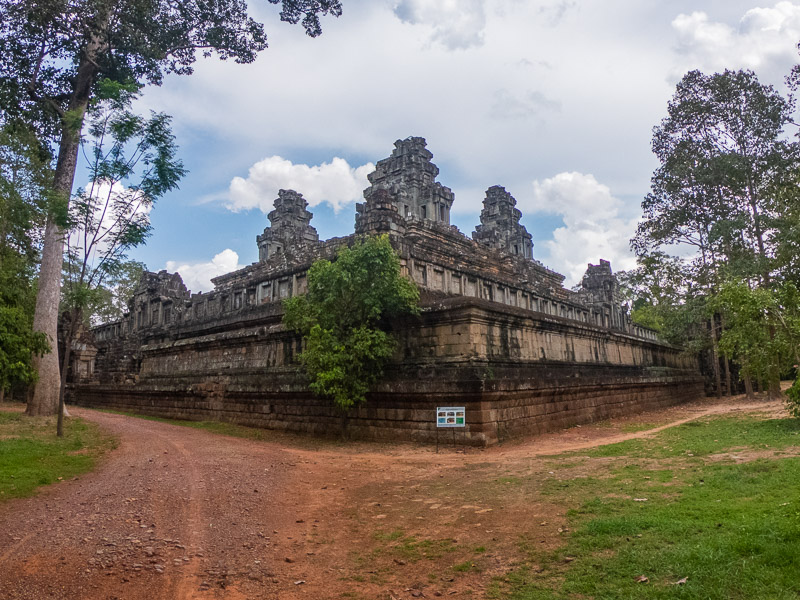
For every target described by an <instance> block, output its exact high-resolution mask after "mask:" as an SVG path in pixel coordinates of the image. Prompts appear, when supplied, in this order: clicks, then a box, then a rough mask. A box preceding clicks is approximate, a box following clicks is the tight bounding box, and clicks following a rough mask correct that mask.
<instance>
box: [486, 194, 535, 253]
mask: <svg viewBox="0 0 800 600" xmlns="http://www.w3.org/2000/svg"><path fill="white" fill-rule="evenodd" d="M516 204H517V201H516V200H515V199H514V196H512V195H511V194H509V193H508V192H507V191H506V188H504V187H502V186H500V185H494V186H492V187H490V188H489V189H488V190H486V198H484V200H483V210H482V211H481V224H480V225H478V226H477V227H476V228H475V231H474V232H473V234H472V239H473V240H475V241H476V242H480V243H481V244H485V245H487V246H489V247H490V248H496V249H498V250H505V251H506V252H508V253H509V254H516V255H519V256H523V257H525V258H533V241H532V240H533V236H531V234H530V233H528V230H527V229H526V228H525V226H524V225H521V224H520V222H519V220H520V218H522V213H521V212H520V211H519V209H517V208H514V207H515V206H516Z"/></svg>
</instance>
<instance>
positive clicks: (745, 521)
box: [489, 417, 800, 600]
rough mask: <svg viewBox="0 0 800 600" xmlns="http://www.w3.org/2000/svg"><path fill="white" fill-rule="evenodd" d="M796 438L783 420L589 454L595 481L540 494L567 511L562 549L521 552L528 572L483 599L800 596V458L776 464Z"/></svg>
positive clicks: (728, 424) (701, 426) (555, 484)
mask: <svg viewBox="0 0 800 600" xmlns="http://www.w3.org/2000/svg"><path fill="white" fill-rule="evenodd" d="M798 431H800V423H798V422H797V421H793V420H788V419H774V420H761V419H757V418H753V417H735V418H730V417H726V418H718V419H709V420H703V421H698V422H692V423H687V424H685V425H682V426H680V427H676V428H672V429H668V430H665V431H663V432H661V433H659V434H658V435H656V436H654V437H653V438H651V439H647V440H632V441H628V442H624V443H621V444H615V445H613V446H606V447H602V448H598V449H596V450H593V451H590V452H588V453H587V455H588V456H589V457H595V458H599V459H602V460H595V461H594V464H593V463H592V462H590V463H589V464H590V465H593V468H592V475H593V476H592V477H583V478H576V479H565V480H558V479H551V480H549V481H548V482H546V484H545V485H544V487H543V489H542V492H543V493H545V494H546V495H548V496H551V497H553V498H554V501H557V502H561V503H562V504H564V505H566V506H568V507H570V509H569V510H568V513H567V516H568V519H569V529H570V533H569V534H568V535H567V536H566V540H565V541H566V544H565V545H564V546H562V547H561V548H559V549H558V550H557V551H555V552H550V553H544V552H540V551H538V550H537V549H536V548H535V546H536V545H535V544H531V545H529V546H525V551H526V553H527V559H526V561H525V562H524V563H523V564H522V565H520V566H519V567H518V568H517V569H515V570H514V571H512V572H511V573H509V574H507V575H506V576H504V577H502V578H498V579H496V580H495V581H494V584H493V586H492V588H491V589H490V590H489V592H490V593H489V597H493V598H509V599H513V600H523V599H524V600H528V599H559V600H562V599H568V598H595V599H612V598H613V599H617V598H620V599H628V598H630V599H638V598H642V599H645V598H647V599H649V598H681V599H697V600H700V599H704V600H705V599H710V600H728V599H742V600H744V599H750V598H759V599H760V598H770V599H773V598H775V599H784V598H786V599H788V598H798V597H800V579H799V578H798V577H797V560H798V558H797V557H798V556H800V494H797V493H796V490H798V489H800V458H797V457H795V456H787V455H781V454H780V451H781V450H786V449H787V448H789V447H791V446H795V445H799V442H800V440H798V437H797V434H798ZM754 450H755V451H767V455H766V456H765V455H758V456H760V457H752V456H751V460H750V461H749V462H743V463H741V464H736V463H735V462H734V461H732V460H720V457H713V456H712V455H720V454H725V453H727V452H731V451H733V452H734V453H736V452H745V451H747V452H752V451H754ZM770 451H776V453H775V454H772V453H771V452H770ZM689 455H693V456H689ZM608 457H616V458H617V459H616V460H612V461H609V460H608ZM637 499H638V501H637ZM566 557H570V559H571V560H567V558H566ZM534 565H536V566H537V567H538V568H535V569H534V568H533V566H534ZM640 575H644V576H646V577H647V578H648V582H647V583H637V581H636V578H637V577H638V576H640ZM683 578H687V579H686V582H685V584H676V582H678V581H680V580H682V579H683Z"/></svg>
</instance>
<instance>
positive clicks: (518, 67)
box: [131, 0, 800, 291]
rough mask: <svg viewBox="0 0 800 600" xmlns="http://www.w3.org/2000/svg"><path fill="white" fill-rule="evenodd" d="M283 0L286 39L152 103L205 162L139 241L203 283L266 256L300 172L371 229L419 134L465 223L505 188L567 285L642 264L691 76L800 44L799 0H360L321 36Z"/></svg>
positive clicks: (144, 257)
mask: <svg viewBox="0 0 800 600" xmlns="http://www.w3.org/2000/svg"><path fill="white" fill-rule="evenodd" d="M264 4H265V3H257V2H251V5H252V8H253V11H254V14H255V15H256V16H257V17H258V18H260V19H261V20H263V22H264V23H265V25H266V29H267V32H268V35H269V40H270V48H269V49H267V50H266V51H264V52H263V53H262V54H261V55H260V56H259V58H258V60H257V61H256V62H255V63H253V64H251V65H236V64H234V63H232V62H222V61H219V60H217V59H215V58H209V59H200V60H198V62H197V65H196V72H195V74H193V75H192V76H189V77H168V78H167V79H166V80H165V82H164V84H163V86H161V87H159V88H148V89H147V90H146V91H145V93H144V96H143V98H142V100H141V101H140V108H141V109H142V110H146V109H154V110H159V111H164V112H166V113H168V114H171V115H172V116H173V119H174V121H173V123H174V131H175V134H176V136H177V139H178V143H179V145H180V147H181V156H182V158H183V160H184V162H185V164H186V167H187V168H188V170H189V173H188V175H187V176H186V178H185V179H184V180H183V181H182V183H181V187H180V190H178V191H176V192H173V193H171V194H169V195H168V196H167V197H165V198H163V199H162V200H160V201H159V203H158V204H157V205H156V207H155V208H154V210H153V211H152V213H151V218H152V223H153V226H154V232H153V236H152V237H151V239H150V240H149V242H148V244H147V245H146V246H144V247H142V248H139V249H137V250H135V251H134V252H133V253H132V255H131V257H132V258H135V259H137V260H141V261H143V262H145V263H146V264H147V265H148V267H149V268H150V269H151V270H159V269H163V268H169V269H171V270H178V271H179V272H180V273H181V274H182V276H183V277H184V280H185V281H186V283H187V285H188V286H189V287H190V288H191V289H192V290H193V291H200V290H204V289H209V286H210V284H209V283H208V280H209V278H210V277H213V276H216V275H219V274H221V273H223V272H227V271H230V270H232V269H233V268H236V267H237V266H240V265H241V266H243V265H247V264H249V263H251V262H253V261H255V260H256V258H257V251H256V245H255V236H256V235H257V234H259V233H261V231H262V230H263V229H264V227H265V226H266V225H267V224H268V222H267V218H266V212H268V211H269V210H270V208H271V205H272V201H273V200H274V199H275V198H276V197H277V190H278V189H279V188H281V187H284V188H288V187H291V188H294V189H297V191H299V192H301V193H303V194H304V196H305V197H306V199H307V200H308V201H309V202H310V203H311V204H312V206H311V207H309V208H310V210H311V211H312V212H313V213H314V219H313V221H312V225H314V226H315V227H316V228H317V230H318V231H319V233H320V237H321V238H323V239H325V238H329V237H332V236H337V235H346V234H348V233H350V232H352V228H353V221H354V212H355V202H356V201H360V194H361V191H362V190H363V188H364V187H366V181H365V176H366V173H367V172H368V171H369V169H370V164H371V163H372V164H374V163H375V162H377V161H378V160H380V159H382V158H385V157H386V156H388V155H389V154H390V153H391V150H392V148H393V144H394V141H395V140H396V139H399V138H405V137H408V136H412V135H414V136H422V137H425V138H426V139H427V142H428V149H429V150H431V152H433V154H434V159H433V160H434V162H435V163H436V164H437V165H438V166H439V168H440V171H441V172H440V175H439V178H438V180H439V181H440V182H441V183H443V184H444V185H447V186H449V187H451V188H452V189H453V190H454V192H455V195H456V199H455V203H454V205H453V214H452V220H453V222H454V224H455V225H457V226H458V227H459V228H460V229H461V231H462V232H464V233H465V234H467V235H469V234H471V232H472V231H473V229H474V226H475V225H476V224H477V223H478V220H479V219H478V215H479V212H480V208H481V202H482V200H483V197H484V192H485V190H486V189H487V188H489V187H490V186H492V185H504V186H505V187H506V189H507V190H508V191H509V192H511V194H513V195H514V196H515V197H516V199H517V202H518V207H519V208H520V209H521V210H522V212H523V223H524V224H525V225H526V226H527V227H528V230H529V231H531V233H532V234H533V237H534V244H535V246H534V256H535V257H536V258H538V259H539V260H541V261H542V262H544V263H545V264H546V265H548V266H549V267H551V268H553V269H555V270H557V271H559V272H561V273H563V274H564V275H566V276H567V283H568V284H571V283H574V282H575V281H577V280H578V279H579V277H580V275H581V274H582V272H583V270H584V269H585V266H586V263H587V262H590V261H591V262H594V263H596V262H597V260H598V259H600V258H606V259H609V260H611V261H612V265H613V266H614V268H615V269H624V268H630V267H631V266H633V257H632V256H631V254H630V251H629V250H628V239H629V238H630V237H631V235H632V234H633V231H634V229H635V226H636V221H637V219H638V217H639V204H640V202H641V200H642V198H643V197H644V195H645V194H646V193H647V191H648V188H649V179H650V176H651V174H652V171H653V169H654V168H655V166H656V162H655V159H654V157H653V156H652V154H651V152H650V137H651V132H652V128H653V126H654V125H656V124H657V123H658V122H659V121H660V120H661V119H662V118H663V117H664V115H665V113H666V105H667V102H668V101H669V99H670V97H671V96H672V93H673V90H674V86H675V83H676V82H677V81H678V80H679V79H680V77H681V76H682V75H683V74H684V73H685V72H686V71H687V70H690V69H695V68H697V69H701V70H703V71H706V72H713V71H718V70H721V69H724V68H726V67H727V68H750V69H753V70H755V71H756V73H758V75H759V77H760V78H761V79H762V81H765V82H769V83H774V84H776V85H778V86H780V85H782V78H783V76H784V75H785V74H786V73H787V72H788V70H789V68H790V67H791V66H792V65H793V64H795V63H796V62H798V54H797V50H796V44H797V42H798V41H800V3H797V4H795V3H793V2H777V3H775V2H771V3H770V2H761V3H759V2H744V1H738V0H727V1H716V0H709V1H695V2H687V1H682V0H671V1H663V0H602V1H600V0H542V1H526V0H394V1H384V0H373V1H366V0H343V5H344V15H343V16H342V17H340V18H339V19H335V18H326V19H323V35H322V36H321V37H319V38H317V39H311V38H308V37H306V36H305V35H304V34H303V32H302V30H301V28H300V27H297V26H291V25H288V24H285V23H280V22H279V20H278V18H277V11H276V10H275V8H274V7H272V6H269V5H267V6H265V5H264ZM215 257H216V258H215Z"/></svg>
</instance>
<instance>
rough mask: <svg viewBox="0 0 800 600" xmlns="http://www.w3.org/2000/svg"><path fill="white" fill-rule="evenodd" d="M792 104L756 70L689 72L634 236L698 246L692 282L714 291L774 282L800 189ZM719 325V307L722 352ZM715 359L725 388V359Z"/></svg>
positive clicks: (659, 133)
mask: <svg viewBox="0 0 800 600" xmlns="http://www.w3.org/2000/svg"><path fill="white" fill-rule="evenodd" d="M793 110H794V103H793V100H792V99H791V98H789V99H787V98H784V97H782V96H781V95H780V94H779V93H778V92H777V91H776V90H775V89H774V88H773V87H772V86H768V85H763V84H761V83H760V82H759V81H758V78H757V77H756V76H755V74H754V73H752V72H750V71H725V72H723V73H715V74H713V75H705V74H703V73H701V72H699V71H691V72H689V73H687V74H686V75H685V76H684V77H683V79H682V80H681V81H680V83H679V84H678V86H677V88H676V92H675V96H674V97H673V99H672V100H671V101H670V103H669V106H668V116H667V117H666V118H665V119H664V120H663V121H662V123H661V124H660V125H659V126H658V127H656V128H655V130H654V135H653V151H654V152H655V154H656V156H657V157H658V159H659V161H660V163H661V164H660V166H659V168H658V169H657V170H656V171H655V173H654V174H653V179H652V192H651V193H650V194H649V195H648V196H647V198H646V199H645V201H644V202H643V203H642V208H643V211H644V219H643V220H642V222H641V223H640V225H639V227H638V229H637V232H636V236H635V237H634V239H633V240H632V245H633V247H634V250H635V251H636V252H637V254H639V255H640V256H643V255H647V254H649V253H652V252H653V251H657V250H669V249H674V248H676V247H680V246H684V250H683V252H685V247H686V246H689V247H692V248H693V249H694V250H695V252H694V255H693V256H692V258H691V259H690V260H691V263H692V264H691V267H692V270H691V272H692V273H693V276H692V285H693V289H694V290H695V293H703V294H705V295H706V296H707V297H713V296H714V295H715V294H717V293H718V292H719V290H720V288H721V285H722V282H723V281H724V280H726V279H730V278H734V279H737V280H740V281H746V282H749V283H750V284H751V285H752V286H757V287H761V288H764V289H770V288H771V287H772V286H773V284H774V283H775V277H776V274H777V273H778V272H779V268H780V263H779V261H780V260H785V258H784V259H781V253H780V250H779V248H778V245H779V242H778V238H779V234H780V230H781V223H782V221H783V218H784V217H783V215H784V214H785V211H784V210H782V205H781V199H782V198H786V197H788V196H790V195H793V197H796V194H794V193H792V194H789V193H788V191H789V190H793V189H794V188H795V187H796V184H795V181H796V176H795V173H796V172H797V169H798V165H800V159H799V157H798V147H797V144H796V143H794V142H791V141H790V140H788V139H787V137H786V134H785V131H784V130H785V127H786V126H787V125H788V124H789V123H790V122H791V118H792V112H793ZM768 327H769V328H770V329H769V331H768V335H769V336H770V338H774V336H775V334H776V332H775V330H774V328H773V325H772V324H770V323H768ZM720 328H721V322H720V320H719V315H712V316H711V317H710V332H711V341H712V348H713V352H714V354H715V355H716V353H717V349H718V341H719V335H720ZM778 361H779V359H778V357H777V356H775V357H774V361H773V365H774V367H773V370H772V376H771V378H770V379H771V393H772V394H777V393H778V392H779V390H778V388H777V377H778V371H777V367H776V365H777V363H778ZM713 363H714V366H715V370H716V373H717V375H716V377H717V387H718V389H719V388H720V387H721V386H720V376H719V361H717V360H716V359H714V361H713ZM725 366H726V373H727V372H729V369H728V365H727V363H725Z"/></svg>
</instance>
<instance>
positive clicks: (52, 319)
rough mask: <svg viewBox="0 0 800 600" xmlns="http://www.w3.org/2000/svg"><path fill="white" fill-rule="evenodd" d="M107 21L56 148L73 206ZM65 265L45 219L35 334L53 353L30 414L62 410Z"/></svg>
mask: <svg viewBox="0 0 800 600" xmlns="http://www.w3.org/2000/svg"><path fill="white" fill-rule="evenodd" d="M98 22H100V23H101V24H102V23H105V26H104V27H103V26H102V25H101V26H100V27H98V33H96V34H95V35H94V36H93V37H92V38H91V39H90V40H89V42H88V43H87V46H86V49H85V51H84V52H83V53H81V60H80V64H79V65H78V71H77V75H76V77H75V84H74V87H73V93H72V96H71V98H70V101H69V107H68V115H67V116H68V117H69V118H66V117H65V118H62V124H61V140H60V143H59V147H58V161H57V162H56V171H55V175H54V177H53V192H54V194H55V196H56V197H57V198H58V199H59V200H60V201H62V202H66V203H69V198H70V196H71V195H72V185H73V182H74V180H75V168H76V166H77V163H78V150H79V148H80V135H81V128H82V127H83V117H84V115H85V113H86V108H87V107H88V106H89V98H90V96H91V92H92V86H93V85H94V80H95V78H96V76H97V72H98V69H97V61H96V58H97V57H98V55H99V54H101V52H102V51H103V49H104V47H105V46H104V44H105V42H104V37H105V36H104V35H103V33H104V32H105V30H107V28H108V16H107V15H106V16H105V18H104V19H102V18H98ZM63 261H64V232H63V231H62V230H61V227H59V225H58V223H56V222H55V220H54V219H53V215H52V214H51V215H50V217H48V219H47V225H46V226H45V233H44V245H43V248H42V264H41V267H40V270H39V291H38V293H37V295H36V308H35V311H34V315H33V329H34V331H41V332H43V333H45V334H46V335H47V337H48V338H49V339H50V344H51V345H52V346H53V350H52V351H51V352H49V353H47V354H45V355H44V356H41V357H34V361H33V365H34V367H35V368H36V370H37V373H38V375H39V379H38V381H37V382H36V384H35V387H34V389H33V394H32V395H30V396H29V397H28V407H27V411H26V412H27V414H29V415H31V416H33V415H52V414H55V413H56V412H57V410H58V404H59V398H58V397H59V389H60V387H61V386H60V382H61V377H60V376H59V366H58V350H57V347H58V306H59V301H60V299H61V271H62V268H63Z"/></svg>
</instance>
